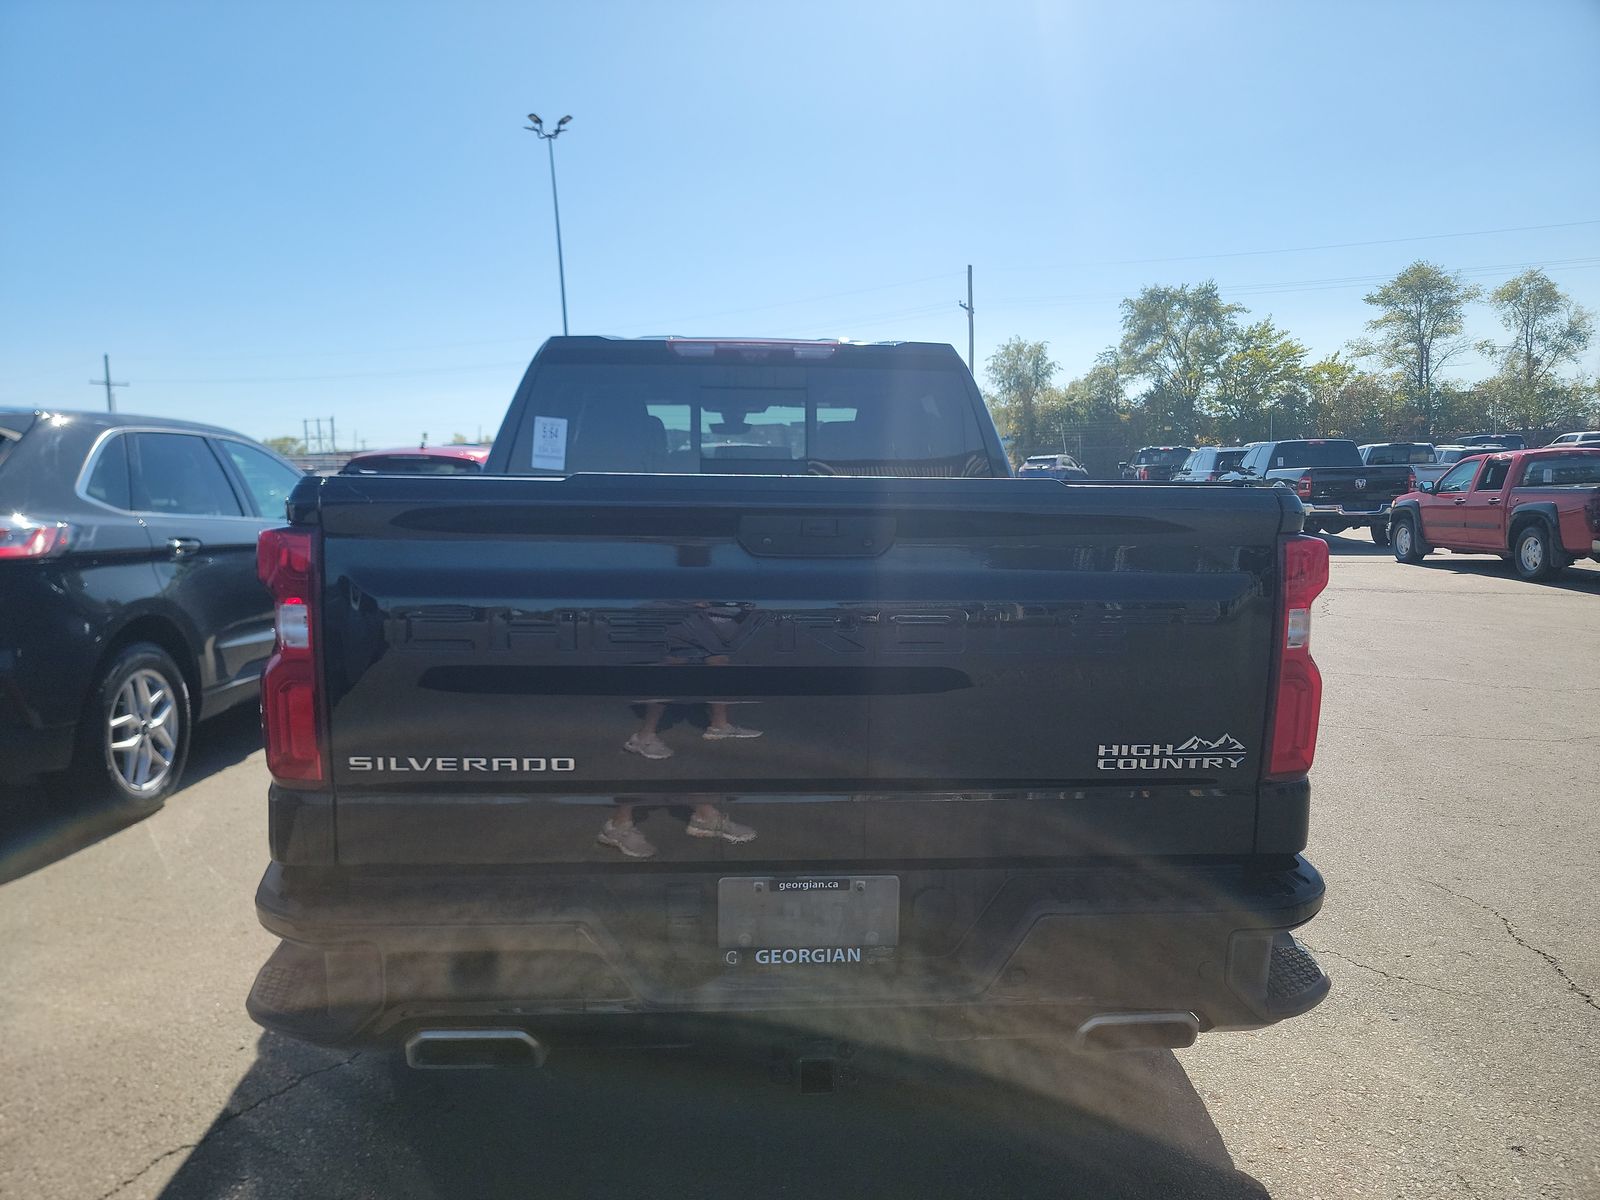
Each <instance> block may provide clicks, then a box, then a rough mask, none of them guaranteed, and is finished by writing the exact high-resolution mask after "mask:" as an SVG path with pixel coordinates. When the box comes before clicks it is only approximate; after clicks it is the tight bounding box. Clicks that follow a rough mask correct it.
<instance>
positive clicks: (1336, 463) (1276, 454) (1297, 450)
mask: <svg viewBox="0 0 1600 1200" xmlns="http://www.w3.org/2000/svg"><path fill="white" fill-rule="evenodd" d="M1362 465H1363V464H1362V462H1361V452H1360V451H1359V450H1357V449H1356V446H1355V443H1354V442H1344V441H1333V442H1318V441H1312V442H1279V443H1278V444H1277V446H1276V447H1275V448H1274V449H1273V451H1272V457H1271V459H1270V460H1269V461H1268V463H1267V467H1268V469H1269V470H1273V471H1275V470H1278V469H1279V468H1280V467H1359V466H1362ZM1372 465H1376V464H1372Z"/></svg>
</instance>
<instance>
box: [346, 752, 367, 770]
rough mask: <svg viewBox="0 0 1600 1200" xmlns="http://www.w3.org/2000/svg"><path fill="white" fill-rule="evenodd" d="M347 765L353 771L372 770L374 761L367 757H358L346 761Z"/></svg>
mask: <svg viewBox="0 0 1600 1200" xmlns="http://www.w3.org/2000/svg"><path fill="white" fill-rule="evenodd" d="M345 765H347V766H348V767H349V768H350V769H351V770H352V771H370V770H372V760H371V759H370V758H368V757H366V756H365V755H357V756H355V757H353V758H349V759H346V760H345Z"/></svg>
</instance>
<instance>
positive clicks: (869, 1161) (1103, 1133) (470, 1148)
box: [161, 1034, 1267, 1200]
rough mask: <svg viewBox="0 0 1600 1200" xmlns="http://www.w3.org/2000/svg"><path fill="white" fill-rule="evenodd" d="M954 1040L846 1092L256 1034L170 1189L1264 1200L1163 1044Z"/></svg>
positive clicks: (759, 1074) (863, 1055)
mask: <svg viewBox="0 0 1600 1200" xmlns="http://www.w3.org/2000/svg"><path fill="white" fill-rule="evenodd" d="M964 1046H965V1049H966V1051H967V1052H968V1055H969V1057H970V1056H971V1054H972V1053H973V1052H974V1047H978V1049H977V1050H976V1054H977V1058H976V1059H973V1060H972V1061H969V1062H968V1063H966V1065H963V1066H956V1065H953V1064H952V1063H951V1062H950V1061H949V1060H948V1059H946V1058H944V1057H942V1056H941V1057H938V1058H929V1057H926V1056H916V1055H910V1054H901V1053H894V1052H887V1051H884V1050H881V1049H863V1050H861V1051H859V1052H858V1053H857V1054H856V1055H855V1056H854V1057H853V1058H852V1059H851V1060H850V1063H851V1065H852V1068H853V1072H854V1074H855V1076H856V1079H855V1082H854V1083H853V1084H852V1085H851V1086H848V1087H844V1088H842V1089H841V1090H839V1091H837V1092H834V1093H832V1094H828V1095H802V1094H800V1092H799V1091H798V1089H797V1088H796V1087H795V1086H794V1085H793V1084H792V1083H791V1084H789V1085H787V1086H785V1085H782V1084H779V1083H777V1082H774V1081H773V1079H772V1078H771V1077H770V1072H769V1065H770V1064H769V1063H767V1062H765V1061H763V1060H762V1059H761V1058H760V1057H759V1056H756V1055H751V1054H744V1053H733V1052H724V1053H722V1054H712V1053H707V1052H700V1051H691V1050H660V1049H657V1050H629V1051H599V1050H590V1051H567V1052H565V1054H563V1053H562V1052H561V1051H559V1050H558V1051H556V1052H553V1053H552V1055H551V1057H550V1060H549V1064H548V1065H547V1066H546V1067H545V1068H544V1069H543V1070H542V1071H537V1072H533V1071H515V1072H485V1071H432V1072H414V1071H410V1070H409V1069H408V1068H406V1067H405V1066H404V1065H403V1063H402V1062H401V1061H400V1059H399V1057H398V1055H395V1054H389V1053H383V1052H369V1053H363V1054H358V1055H348V1054H335V1053H331V1052H329V1051H325V1050H318V1049H315V1048H312V1047H308V1046H302V1045H299V1044H296V1043H294V1042H290V1041H287V1040H285V1039H282V1038H279V1037H277V1036H276V1035H272V1034H267V1035H264V1036H263V1037H262V1038H261V1040H260V1042H259V1045H258V1057H257V1060H256V1062H255V1064H254V1065H253V1066H252V1068H251V1069H250V1071H249V1072H248V1073H247V1074H246V1075H245V1077H244V1078H243V1079H242V1080H241V1081H240V1083H239V1085H238V1086H237V1088H236V1089H235V1091H234V1094H233V1096H232V1097H231V1098H230V1100H229V1102H228V1104H227V1105H226V1107H225V1108H224V1110H223V1112H222V1113H221V1115H219V1116H218V1117H217V1119H216V1121H215V1122H214V1123H213V1124H212V1126H211V1127H210V1129H209V1130H208V1131H207V1132H206V1134H205V1135H204V1136H203V1137H202V1138H201V1139H200V1141H199V1142H198V1143H197V1144H196V1145H195V1146H194V1147H192V1148H187V1147H186V1149H189V1150H190V1153H189V1155H188V1157H187V1159H186V1160H185V1161H184V1163H183V1164H182V1166H181V1167H180V1168H179V1169H178V1171H177V1173H176V1175H175V1176H173V1178H172V1179H171V1181H170V1183H169V1185H168V1186H167V1188H166V1189H165V1190H164V1191H163V1192H162V1193H161V1195H162V1197H163V1198H164V1200H189V1198H198V1197H208V1198H209V1197H216V1196H223V1195H226V1196H230V1197H248V1198H251V1200H275V1198H277V1197H290V1196H296V1197H298V1196H319V1197H333V1196H357V1195H360V1196H383V1197H417V1198H435V1197H447V1196H451V1197H453V1196H471V1197H474V1198H489V1197H501V1196H505V1197H529V1196H540V1197H561V1196H593V1197H613V1196H633V1195H639V1196H646V1195H647V1196H650V1197H653V1198H655V1197H676V1196H683V1197H691V1196H692V1197H717V1196H737V1197H739V1198H740V1200H748V1198H750V1197H760V1196H769V1195H791V1194H793V1195H800V1194H804V1195H817V1196H837V1197H853V1196H872V1197H891V1196H905V1197H916V1198H917V1200H930V1198H933V1197H941V1196H967V1195H981V1196H996V1197H1005V1198H1007V1200H1013V1198H1019V1197H1056V1198H1067V1200H1070V1198H1079V1197H1081V1198H1084V1200H1088V1198H1090V1197H1093V1198H1094V1200H1112V1198H1117V1197H1128V1198H1133V1197H1140V1198H1149V1200H1154V1198H1156V1197H1162V1198H1166V1197H1191V1198H1203V1200H1262V1198H1266V1197H1267V1192H1266V1190H1265V1188H1263V1187H1262V1186H1261V1184H1259V1183H1258V1182H1256V1181H1255V1180H1254V1179H1252V1178H1250V1177H1249V1176H1248V1175H1245V1174H1243V1173H1242V1172H1239V1171H1237V1170H1235V1169H1234V1167H1233V1164H1232V1162H1231V1160H1230V1159H1229V1156H1228V1152H1227V1148H1226V1147H1225V1145H1224V1144H1223V1140H1222V1137H1221V1135H1220V1134H1219V1133H1218V1131H1217V1128H1216V1126H1215V1124H1214V1123H1213V1122H1212V1120H1211V1117H1210V1114H1209V1113H1208V1112H1207V1111H1206V1107H1205V1104H1204V1103H1203V1102H1202V1100H1201V1099H1200V1097H1199V1096H1198V1095H1197V1094H1196V1092H1195V1090H1194V1088H1193V1086H1192V1085H1191V1084H1190V1082H1189V1079H1188V1077H1187V1076H1186V1075H1185V1074H1184V1071H1183V1068H1182V1067H1181V1066H1180V1065H1179V1063H1178V1060H1177V1059H1176V1058H1175V1057H1174V1056H1173V1055H1172V1054H1171V1053H1167V1052H1151V1053H1139V1054H1127V1055H1115V1056H1112V1055H1102V1056H1094V1057H1079V1056H1074V1055H1070V1054H1067V1053H1065V1052H1058V1051H1055V1050H1046V1049H1042V1048H1040V1047H1038V1046H1037V1045H1027V1044H1004V1043H976V1044H975V1043H966V1044H964Z"/></svg>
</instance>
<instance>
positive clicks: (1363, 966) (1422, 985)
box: [1300, 938, 1473, 1000]
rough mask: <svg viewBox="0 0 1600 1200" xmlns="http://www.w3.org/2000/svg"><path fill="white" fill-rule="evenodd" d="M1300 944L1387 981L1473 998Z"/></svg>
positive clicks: (1460, 997)
mask: <svg viewBox="0 0 1600 1200" xmlns="http://www.w3.org/2000/svg"><path fill="white" fill-rule="evenodd" d="M1300 944H1301V945H1303V946H1304V947H1305V948H1306V949H1307V950H1310V951H1311V952H1312V953H1313V954H1326V955H1327V956H1328V957H1329V958H1337V959H1338V960H1339V961H1340V962H1347V963H1349V964H1350V965H1351V966H1352V967H1360V968H1361V969H1362V970H1363V971H1371V972H1372V973H1373V974H1374V975H1382V976H1383V977H1384V978H1385V979H1392V980H1394V981H1395V982H1397V983H1409V984H1410V985H1411V986H1412V987H1419V988H1427V989H1428V990H1429V991H1430V992H1438V993H1439V994H1440V995H1442V996H1455V997H1456V998H1458V999H1468V1000H1470V999H1472V998H1473V997H1472V995H1471V994H1470V993H1467V992H1457V991H1453V990H1451V989H1450V988H1442V987H1439V986H1438V985H1437V984H1432V983H1423V982H1422V980H1420V979H1412V978H1411V977H1410V976H1409V975H1392V974H1390V973H1389V972H1388V971H1385V970H1384V969H1383V968H1382V967H1374V966H1372V965H1371V964H1370V963H1364V962H1359V961H1357V960H1356V959H1353V958H1351V957H1350V956H1349V955H1348V954H1340V953H1339V952H1338V951H1337V950H1325V949H1318V948H1317V947H1316V946H1313V945H1312V944H1311V943H1310V942H1308V941H1306V940H1305V939H1304V938H1301V939H1300Z"/></svg>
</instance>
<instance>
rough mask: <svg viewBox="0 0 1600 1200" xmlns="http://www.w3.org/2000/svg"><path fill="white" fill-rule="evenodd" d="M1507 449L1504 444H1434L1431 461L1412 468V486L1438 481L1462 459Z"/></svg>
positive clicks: (1502, 451) (1501, 451)
mask: <svg viewBox="0 0 1600 1200" xmlns="http://www.w3.org/2000/svg"><path fill="white" fill-rule="evenodd" d="M1507 449H1509V448H1508V447H1505V446H1435V447H1434V449H1433V461H1432V462H1431V463H1418V464H1417V465H1416V466H1414V467H1413V468H1412V474H1413V475H1415V476H1416V479H1415V481H1414V482H1413V484H1412V486H1413V488H1415V487H1420V486H1421V485H1422V484H1424V483H1437V482H1439V480H1441V479H1443V478H1444V476H1445V475H1446V474H1447V473H1448V472H1449V470H1450V468H1451V467H1453V466H1455V465H1456V464H1457V463H1458V462H1460V461H1462V460H1463V459H1467V458H1479V457H1481V456H1482V455H1485V454H1495V453H1504V452H1505V451H1506V450H1507Z"/></svg>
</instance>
